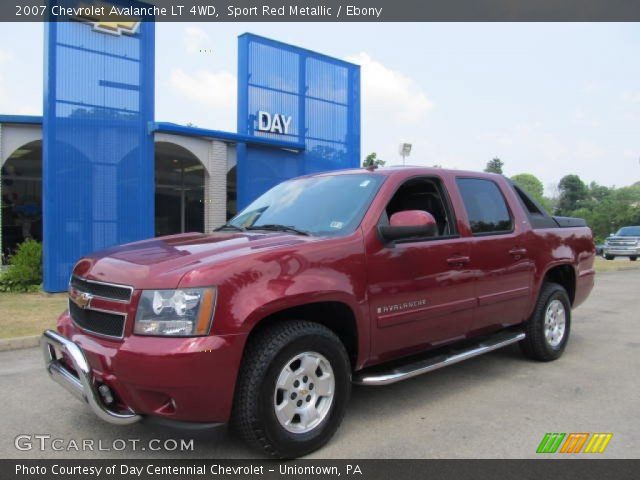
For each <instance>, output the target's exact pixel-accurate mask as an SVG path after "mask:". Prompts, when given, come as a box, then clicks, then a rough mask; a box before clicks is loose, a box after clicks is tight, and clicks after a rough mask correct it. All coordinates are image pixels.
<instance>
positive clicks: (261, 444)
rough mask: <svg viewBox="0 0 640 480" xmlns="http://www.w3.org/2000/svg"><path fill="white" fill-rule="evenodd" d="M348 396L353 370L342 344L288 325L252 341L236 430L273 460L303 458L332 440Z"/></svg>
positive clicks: (309, 328)
mask: <svg viewBox="0 0 640 480" xmlns="http://www.w3.org/2000/svg"><path fill="white" fill-rule="evenodd" d="M350 392H351V364H350V362H349V358H348V356H347V353H346V351H345V348H344V346H343V344H342V342H341V341H340V339H339V338H338V337H337V336H336V335H335V334H334V333H333V332H332V331H331V330H329V329H327V328H326V327H324V326H322V325H319V324H317V323H313V322H307V321H285V322H283V323H280V324H276V325H274V326H271V327H267V328H266V329H265V330H263V331H261V332H258V333H257V334H256V336H255V337H254V338H252V339H250V341H249V344H248V345H247V350H246V352H245V356H244V359H243V362H242V367H241V370H240V374H239V378H238V386H237V388H236V396H235V399H234V408H233V414H232V425H233V426H234V427H235V430H236V431H237V432H238V433H239V434H240V436H241V437H242V438H243V439H244V440H245V441H246V442H248V443H249V444H250V445H252V446H253V447H256V448H258V449H260V450H262V451H263V452H266V453H267V454H268V455H270V456H272V457H276V458H295V457H300V456H303V455H306V454H307V453H310V452H312V451H314V450H317V449H318V448H320V447H322V446H323V445H324V444H325V443H327V442H328V441H329V439H330V438H331V437H332V436H333V434H334V433H335V432H336V430H337V429H338V427H339V425H340V423H341V422H342V418H343V416H344V412H345V409H346V405H347V401H348V399H349V395H350Z"/></svg>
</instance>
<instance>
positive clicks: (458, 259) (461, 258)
mask: <svg viewBox="0 0 640 480" xmlns="http://www.w3.org/2000/svg"><path fill="white" fill-rule="evenodd" d="M470 261H471V259H470V258H469V257H467V256H465V255H454V256H453V257H449V258H447V263H448V264H449V265H452V266H454V267H460V266H462V265H466V264H467V263H469V262H470Z"/></svg>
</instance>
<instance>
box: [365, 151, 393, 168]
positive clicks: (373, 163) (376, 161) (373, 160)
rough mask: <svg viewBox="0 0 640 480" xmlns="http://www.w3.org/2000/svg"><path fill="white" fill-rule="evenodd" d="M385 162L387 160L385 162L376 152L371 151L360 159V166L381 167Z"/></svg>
mask: <svg viewBox="0 0 640 480" xmlns="http://www.w3.org/2000/svg"><path fill="white" fill-rule="evenodd" d="M385 163H387V162H385V161H384V160H382V159H381V158H378V154H377V153H376V152H371V153H370V154H369V155H367V157H366V158H365V159H364V160H363V161H362V166H363V167H364V168H367V167H383V166H384V164H385Z"/></svg>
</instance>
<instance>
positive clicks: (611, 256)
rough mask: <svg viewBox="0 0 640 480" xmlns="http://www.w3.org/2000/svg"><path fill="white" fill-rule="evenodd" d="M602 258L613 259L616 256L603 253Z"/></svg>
mask: <svg viewBox="0 0 640 480" xmlns="http://www.w3.org/2000/svg"><path fill="white" fill-rule="evenodd" d="M604 258H605V259H606V260H613V259H614V258H616V257H615V256H613V255H605V256H604Z"/></svg>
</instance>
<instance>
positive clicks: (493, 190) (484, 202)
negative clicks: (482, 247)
mask: <svg viewBox="0 0 640 480" xmlns="http://www.w3.org/2000/svg"><path fill="white" fill-rule="evenodd" d="M457 183H458V188H459V189H460V194H461V195H462V201H463V202H464V207H465V209H466V210H467V216H468V217H469V223H470V224H471V231H472V232H473V233H474V234H475V235H486V234H492V233H508V232H511V231H512V230H513V219H512V218H511V214H510V213H509V208H508V207H507V203H506V202H505V199H504V197H503V196H502V193H501V192H500V189H499V188H498V185H496V184H495V183H494V182H492V181H491V180H484V179H481V178H458V179H457Z"/></svg>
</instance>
